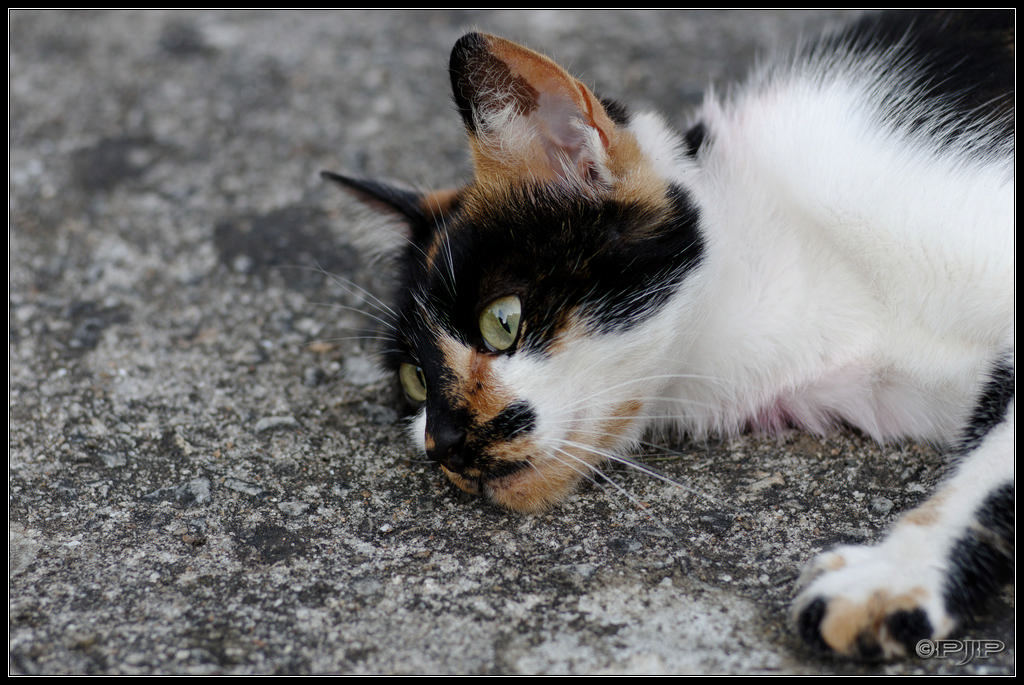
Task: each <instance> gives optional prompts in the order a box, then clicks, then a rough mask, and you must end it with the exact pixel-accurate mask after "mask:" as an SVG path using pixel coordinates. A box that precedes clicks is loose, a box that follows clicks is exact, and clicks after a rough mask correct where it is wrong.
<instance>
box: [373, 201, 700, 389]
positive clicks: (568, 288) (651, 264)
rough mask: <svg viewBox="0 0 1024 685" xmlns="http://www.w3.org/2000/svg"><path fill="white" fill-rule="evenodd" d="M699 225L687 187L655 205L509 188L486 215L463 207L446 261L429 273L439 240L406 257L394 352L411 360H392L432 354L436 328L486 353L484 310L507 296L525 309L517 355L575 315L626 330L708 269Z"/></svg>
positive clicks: (538, 348)
mask: <svg viewBox="0 0 1024 685" xmlns="http://www.w3.org/2000/svg"><path fill="white" fill-rule="evenodd" d="M697 218H698V212H697V209H696V207H695V206H694V205H693V203H692V202H691V201H690V199H689V196H688V195H687V194H686V193H685V192H684V191H683V190H682V189H680V188H671V189H670V190H669V191H668V192H667V197H666V198H665V201H664V202H663V203H661V205H660V206H658V207H646V206H642V205H632V204H628V205H627V204H621V203H618V202H598V201H591V200H587V199H586V198H582V197H579V196H576V195H571V194H569V193H568V192H567V191H564V190H562V189H561V188H560V187H559V186H557V185H554V184H552V185H551V186H541V187H528V188H527V187H523V188H518V189H512V190H511V191H510V193H509V196H508V199H507V201H505V202H501V203H496V204H495V206H494V207H491V208H488V209H487V210H486V212H485V213H484V214H482V215H477V216H472V217H469V216H465V215H463V214H462V213H459V212H457V213H455V214H454V215H452V216H450V217H448V220H447V222H446V226H445V227H444V229H443V230H444V231H445V233H444V234H443V236H440V240H442V241H443V244H442V245H441V246H440V247H438V246H437V245H434V249H435V250H436V251H438V252H439V253H440V254H441V256H440V257H438V258H437V259H436V260H435V261H434V262H433V263H432V266H430V267H428V265H427V261H426V260H425V259H424V258H423V255H424V253H425V252H426V251H427V250H428V249H430V245H416V244H414V245H411V246H410V247H409V249H408V251H407V252H406V255H405V258H404V260H403V261H404V263H403V264H402V273H401V280H400V282H399V283H398V302H397V303H396V310H397V311H398V312H399V313H400V317H401V320H400V321H399V325H398V326H397V329H398V331H399V333H398V335H399V339H397V340H395V343H396V344H395V345H394V346H393V347H395V348H396V349H404V350H405V355H404V356H405V357H406V358H402V359H396V360H394V361H395V363H396V364H397V362H399V361H415V360H416V359H419V358H422V357H432V356H433V354H432V353H431V351H430V350H429V349H425V348H430V347H432V346H433V344H434V343H433V340H434V338H436V328H435V327H440V328H443V329H445V331H446V332H447V333H448V334H449V335H451V336H453V337H454V338H455V339H456V340H459V341H460V342H462V343H463V344H467V345H470V346H473V347H475V348H476V349H478V350H479V351H481V352H486V351H487V347H486V345H485V344H484V342H483V340H482V339H481V336H480V331H479V324H478V319H479V315H480V311H481V310H482V308H483V307H485V306H486V305H487V304H489V303H490V302H491V301H493V300H494V299H496V298H498V297H502V296H505V295H510V294H516V295H518V296H519V297H520V299H521V301H522V303H523V331H524V333H523V335H522V336H521V338H520V340H519V342H518V344H517V345H516V346H515V347H513V348H511V349H510V350H509V351H508V352H507V353H509V354H514V353H515V352H517V351H519V350H526V351H531V352H538V353H543V352H545V351H546V350H547V349H548V348H549V346H550V345H551V344H552V343H553V341H554V339H555V337H556V335H557V334H558V333H559V332H560V331H561V330H562V327H563V326H564V325H565V323H566V316H567V315H568V314H569V313H573V312H575V314H576V316H578V317H579V318H581V319H582V320H583V321H584V323H585V325H587V326H588V327H589V328H590V329H591V330H592V331H593V332H611V331H622V330H627V329H629V328H631V327H633V326H635V325H637V324H638V323H640V322H642V321H643V320H645V319H646V318H647V317H649V316H651V315H652V314H653V313H655V312H656V311H658V309H659V308H660V307H662V306H663V305H664V304H665V302H667V301H668V299H669V298H670V297H671V295H672V293H673V291H674V289H675V287H676V286H677V285H678V284H679V283H680V282H681V281H682V279H683V278H684V277H685V275H686V274H687V273H688V272H689V271H690V270H691V269H693V268H694V267H695V266H696V265H697V264H698V263H699V262H700V259H701V257H702V254H703V241H702V239H701V236H700V233H699V231H698V229H697ZM432 239H433V240H437V239H438V237H437V236H435V237H434V238H432ZM424 305H425V306H426V307H427V308H428V311H426V312H423V311H422V307H423V306H424ZM410 355H411V356H412V359H408V357H409V356H410ZM426 362H427V360H424V362H423V363H420V365H421V366H423V367H424V369H425V370H427V363H426ZM427 373H428V381H429V380H430V378H429V371H428V370H427Z"/></svg>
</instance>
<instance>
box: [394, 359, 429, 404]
mask: <svg viewBox="0 0 1024 685" xmlns="http://www.w3.org/2000/svg"><path fill="white" fill-rule="evenodd" d="M398 378H399V380H401V381H402V389H403V390H405V394H406V395H408V396H409V399H411V400H413V401H414V402H423V401H424V400H426V399H427V379H426V378H424V377H423V369H421V368H420V367H418V366H413V365H412V364H402V365H401V366H399V367H398Z"/></svg>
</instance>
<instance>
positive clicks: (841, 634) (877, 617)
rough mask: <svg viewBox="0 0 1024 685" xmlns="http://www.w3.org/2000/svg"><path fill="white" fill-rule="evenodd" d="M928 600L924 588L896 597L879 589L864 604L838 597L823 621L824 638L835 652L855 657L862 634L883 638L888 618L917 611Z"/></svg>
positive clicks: (822, 634) (833, 601)
mask: <svg viewBox="0 0 1024 685" xmlns="http://www.w3.org/2000/svg"><path fill="white" fill-rule="evenodd" d="M927 597H928V591H927V590H925V589H924V588H923V587H919V588H916V589H914V590H911V591H909V592H905V593H903V594H900V595H895V596H893V595H890V594H889V593H887V592H885V591H883V590H879V591H878V592H875V593H874V594H872V595H871V596H870V597H869V598H868V599H867V601H865V602H855V601H853V600H850V599H846V598H843V597H838V598H836V599H833V600H832V601H831V602H829V604H828V612H827V613H826V614H825V618H824V620H823V621H822V622H821V636H822V637H823V638H824V639H825V642H827V643H828V645H829V646H830V647H831V648H832V649H834V650H835V651H836V652H838V653H840V654H854V653H856V651H857V649H856V645H857V639H858V637H859V636H860V635H862V634H870V635H876V636H877V635H881V634H882V631H883V627H882V625H883V622H884V621H885V619H886V617H887V616H889V615H891V614H893V613H896V612H898V611H911V610H913V609H916V608H917V607H919V606H920V605H921V604H922V603H923V601H924V600H925V599H927Z"/></svg>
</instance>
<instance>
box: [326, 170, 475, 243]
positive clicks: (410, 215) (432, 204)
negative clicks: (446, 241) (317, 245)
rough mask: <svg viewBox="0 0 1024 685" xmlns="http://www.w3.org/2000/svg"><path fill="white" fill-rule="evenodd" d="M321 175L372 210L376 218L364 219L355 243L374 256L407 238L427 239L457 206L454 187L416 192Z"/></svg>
mask: <svg viewBox="0 0 1024 685" xmlns="http://www.w3.org/2000/svg"><path fill="white" fill-rule="evenodd" d="M320 175H321V176H322V177H323V178H324V179H326V180H328V181H331V182H332V183H336V184H338V185H339V186H341V187H342V188H344V189H345V190H346V191H348V192H349V193H350V194H351V195H353V196H354V197H355V198H356V199H357V200H359V201H360V202H361V203H362V204H363V205H364V206H366V207H367V208H368V209H370V210H372V212H373V215H374V216H375V217H376V218H377V219H378V221H370V222H366V223H365V226H366V230H364V231H363V232H362V233H361V234H360V235H358V236H356V242H357V243H358V244H359V247H361V248H363V249H364V250H367V251H369V252H371V253H373V254H375V255H384V254H389V253H394V252H396V251H397V250H399V249H401V248H402V247H403V246H404V245H406V244H407V243H409V242H410V241H411V242H413V243H417V244H422V243H426V242H428V241H429V239H430V236H431V235H432V234H433V232H434V230H435V229H436V227H437V226H438V225H439V224H441V223H442V222H444V221H445V218H446V217H447V216H448V215H449V214H450V213H451V212H453V211H455V209H456V207H457V206H458V191H457V190H437V191H433V192H419V191H415V190H410V189H408V188H403V187H401V186H399V185H396V184H393V183H388V182H386V181H379V180H374V179H368V178H356V177H352V176H343V175H342V174H337V173H334V172H332V171H321V172H320Z"/></svg>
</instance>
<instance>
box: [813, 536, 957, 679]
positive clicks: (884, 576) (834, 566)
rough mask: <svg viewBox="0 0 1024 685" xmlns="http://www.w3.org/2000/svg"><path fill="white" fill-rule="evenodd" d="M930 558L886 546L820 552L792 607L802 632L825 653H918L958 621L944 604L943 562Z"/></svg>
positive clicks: (871, 655) (877, 656)
mask: <svg viewBox="0 0 1024 685" xmlns="http://www.w3.org/2000/svg"><path fill="white" fill-rule="evenodd" d="M917 551H918V552H920V550H917ZM927 556H928V555H927V554H925V555H920V554H915V550H912V549H893V545H886V544H882V545H878V546H873V547H868V546H863V547H862V546H847V547H840V548H838V549H835V550H833V551H831V552H828V553H825V554H822V555H820V556H819V557H818V558H817V559H815V560H814V561H813V562H812V563H811V564H810V565H809V566H808V568H807V570H806V571H805V572H804V574H803V576H802V577H801V580H800V583H799V585H801V586H802V587H803V590H802V591H801V592H800V594H799V595H798V596H797V599H796V601H795V602H794V605H793V618H794V621H795V623H796V628H797V630H798V632H799V634H800V636H801V637H802V638H803V640H804V641H805V642H806V643H807V644H809V645H810V646H811V647H814V648H815V649H818V650H820V651H824V652H828V653H832V654H837V655H840V656H845V657H852V658H858V659H871V660H875V659H889V658H895V657H903V656H908V655H914V654H916V653H917V645H918V643H920V642H921V641H922V640H935V639H940V638H943V637H945V636H947V635H949V633H950V632H952V630H953V628H954V627H955V621H954V619H953V618H952V617H951V616H950V615H949V614H948V613H947V611H946V609H945V602H944V600H943V591H942V588H943V584H942V583H943V574H942V571H941V570H940V569H941V564H932V563H929V561H928V559H927V558H926V557H927Z"/></svg>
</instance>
